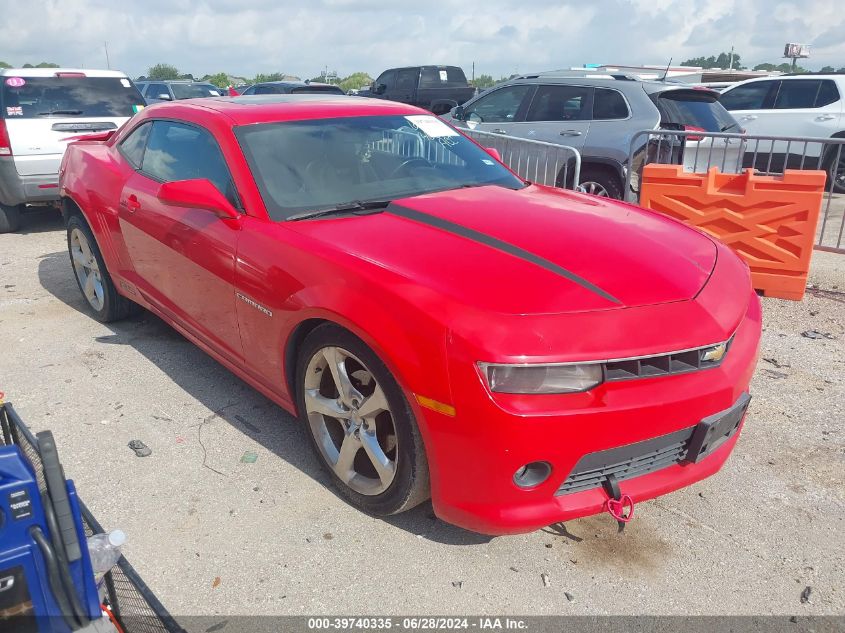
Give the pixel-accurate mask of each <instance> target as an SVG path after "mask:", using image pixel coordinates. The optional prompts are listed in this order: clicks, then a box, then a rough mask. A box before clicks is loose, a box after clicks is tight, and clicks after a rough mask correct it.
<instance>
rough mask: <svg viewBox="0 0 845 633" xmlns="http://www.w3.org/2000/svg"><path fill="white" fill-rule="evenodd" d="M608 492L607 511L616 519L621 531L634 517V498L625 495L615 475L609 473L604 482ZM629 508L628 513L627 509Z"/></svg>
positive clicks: (605, 489) (603, 485)
mask: <svg viewBox="0 0 845 633" xmlns="http://www.w3.org/2000/svg"><path fill="white" fill-rule="evenodd" d="M602 488H604V491H605V493H606V494H607V505H606V506H605V508H606V510H607V513H608V514H609V515H610V516H612V517H613V518H614V519H616V524H617V525H618V526H619V531H620V532H621V531H622V530H624V529H625V524H626V523H628V522H629V521H630V520H631V519H633V518H634V500H633V499H631V497H630V496H629V495H623V494H622V491H621V490H620V489H619V481H617V479H616V477H614V476H613V475H608V476H607V479H605V480H604V481H603V482H602ZM626 508H627V509H628V510H627V514H626V512H625V509H626Z"/></svg>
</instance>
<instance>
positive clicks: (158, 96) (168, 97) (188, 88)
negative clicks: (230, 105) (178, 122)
mask: <svg viewBox="0 0 845 633" xmlns="http://www.w3.org/2000/svg"><path fill="white" fill-rule="evenodd" d="M136 85H137V86H138V89H139V90H140V91H141V94H142V95H144V98H145V99H146V100H147V103H158V102H160V101H177V100H179V99H199V98H202V97H220V96H222V95H226V94H228V91H227V90H226V89H225V88H219V87H218V86H215V85H214V84H210V83H205V82H202V81H191V80H190V79H180V80H173V81H154V80H151V81H138V82H136Z"/></svg>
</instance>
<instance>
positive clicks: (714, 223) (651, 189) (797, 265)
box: [640, 164, 826, 301]
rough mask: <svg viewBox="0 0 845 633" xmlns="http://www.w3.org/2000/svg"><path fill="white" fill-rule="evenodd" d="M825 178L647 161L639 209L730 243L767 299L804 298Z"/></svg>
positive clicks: (806, 173)
mask: <svg viewBox="0 0 845 633" xmlns="http://www.w3.org/2000/svg"><path fill="white" fill-rule="evenodd" d="M825 181H826V175H825V172H823V171H799V170H793V169H788V170H786V173H785V174H784V175H783V176H756V175H754V173H753V170H751V169H747V170H745V171H744V172H743V173H741V174H722V173H719V171H718V169H716V168H715V167H714V168H713V169H711V170H710V171H709V172H708V173H706V174H690V173H685V172H684V171H683V167H681V166H680V165H656V164H652V165H646V166H645V169H643V177H642V187H641V191H640V206H642V207H645V208H646V209H652V210H654V211H659V212H660V213H665V214H666V215H669V216H671V217H673V218H677V219H678V220H681V221H683V222H685V223H687V224H690V225H692V226H695V227H698V228H700V229H702V230H704V231H706V232H707V233H709V234H710V235H713V236H714V237H716V238H718V239H719V240H721V241H722V242H724V243H725V244H727V245H729V246H730V247H731V248H733V249H734V251H736V253H737V254H738V255H739V256H740V257H742V258H743V259H744V260H745V261H746V262H747V263H748V265H749V267H750V268H751V279H752V282H753V284H754V288H756V289H757V290H759V291H762V293H763V294H764V295H765V296H767V297H778V298H781V299H793V300H796V301H800V300H801V298H802V297H803V296H804V290H805V289H806V285H807V273H808V272H809V270H810V257H811V256H812V253H813V242H814V239H815V235H816V226H817V224H818V221H819V212H820V210H821V204H822V198H823V196H824V187H825Z"/></svg>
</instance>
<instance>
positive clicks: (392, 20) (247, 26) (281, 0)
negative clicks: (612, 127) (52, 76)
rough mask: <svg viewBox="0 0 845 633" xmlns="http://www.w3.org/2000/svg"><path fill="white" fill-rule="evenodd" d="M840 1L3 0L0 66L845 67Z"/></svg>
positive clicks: (246, 72)
mask: <svg viewBox="0 0 845 633" xmlns="http://www.w3.org/2000/svg"><path fill="white" fill-rule="evenodd" d="M842 6H843V4H842V0H803V1H800V2H792V1H782V2H779V1H778V0H576V1H570V0H522V1H521V2H514V1H513V0H485V1H484V2H472V0H413V1H406V0H141V1H140V2H136V3H128V2H119V1H115V0H34V1H24V0H0V16H2V17H1V18H0V60H2V61H6V62H8V63H11V64H17V65H21V64H24V63H26V62H30V63H38V62H41V61H51V62H57V63H60V64H62V65H64V66H82V67H87V68H93V67H105V63H106V59H105V54H104V51H103V42H105V41H108V48H109V53H110V58H111V65H112V67H113V68H119V69H121V70H123V71H125V72H127V73H128V74H130V75H131V76H133V77H135V76H137V75H139V74H143V73H145V72H146V69H147V68H148V67H149V66H151V65H153V64H155V63H157V62H167V63H171V64H174V65H175V66H177V67H178V68H179V70H180V71H182V72H190V73H193V74H194V75H195V76H201V75H203V74H206V73H215V72H220V71H226V72H228V73H230V74H234V75H240V76H254V75H255V74H256V73H258V72H274V71H282V72H287V73H291V74H295V75H299V76H302V77H310V76H314V75H317V74H319V73H320V72H321V70H322V69H323V68H324V67H325V66H326V65H327V66H328V67H329V70H337V72H338V73H339V74H340V75H341V76H343V75H347V74H349V73H352V72H355V71H359V70H363V71H367V72H369V73H370V74H371V75H373V76H375V75H376V74H377V73H378V72H380V71H381V70H384V69H385V68H388V67H391V66H399V65H406V64H420V63H441V64H443V63H446V64H457V65H460V66H462V67H463V68H464V69H465V70H466V71H467V74H469V72H470V68H471V66H472V63H473V62H475V65H476V73H477V74H481V73H487V74H491V75H493V76H494V77H499V76H501V75H508V74H511V73H515V72H531V71H536V70H549V69H555V68H568V67H570V66H573V65H580V64H582V63H588V62H595V63H614V64H657V63H666V62H668V60H669V58H670V57H674V61H675V63H679V62H681V61H683V60H685V59H687V58H689V57H694V56H698V55H711V54H717V53H718V52H719V51H721V50H725V51H727V50H729V49H730V47H731V45H734V46H735V47H736V50H737V51H738V52H739V53H741V54H742V59H743V62H744V63H746V64H756V63H760V62H764V61H770V62H776V63H780V62H781V61H782V60H780V59H779V57H780V55H781V54H782V52H783V45H784V43H786V42H788V41H789V42H798V43H803V44H811V45H812V58H811V59H810V60H808V62H807V64H806V65H807V66H808V67H810V68H816V69H817V68H819V67H821V66H823V65H826V64H830V65H833V66H835V67H837V68H838V67H841V66H845V12H843V11H842Z"/></svg>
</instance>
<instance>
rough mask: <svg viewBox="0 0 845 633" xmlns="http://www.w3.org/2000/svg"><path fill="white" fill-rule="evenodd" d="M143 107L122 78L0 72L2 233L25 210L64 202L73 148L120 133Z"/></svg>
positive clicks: (103, 73) (94, 73) (54, 71)
mask: <svg viewBox="0 0 845 633" xmlns="http://www.w3.org/2000/svg"><path fill="white" fill-rule="evenodd" d="M143 107H144V98H143V97H142V96H141V93H139V92H138V89H137V88H136V87H135V85H134V84H133V83H132V82H131V81H129V78H128V77H127V76H126V75H124V74H123V73H121V72H116V71H113V70H87V69H86V70H75V69H64V68H5V69H0V233H8V232H10V231H15V230H17V228H18V226H19V225H20V214H21V212H22V211H23V210H24V209H25V208H26V205H31V204H35V205H45V204H47V205H50V204H55V202H56V201H57V200H58V199H59V164H60V163H61V161H62V156H63V155H64V152H65V147H67V144H68V142H70V141H72V140H74V139H76V138H79V137H80V136H83V135H86V134H94V133H103V132H109V131H113V130H116V129H117V128H119V127H120V126H121V125H122V124H123V123H124V122H126V120H127V119H129V117H131V116H132V115H133V114H134V113H135V112H138V111H139V110H141V109H142V108H143Z"/></svg>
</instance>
